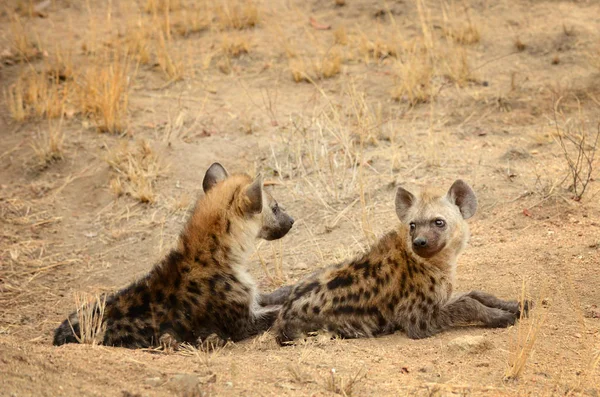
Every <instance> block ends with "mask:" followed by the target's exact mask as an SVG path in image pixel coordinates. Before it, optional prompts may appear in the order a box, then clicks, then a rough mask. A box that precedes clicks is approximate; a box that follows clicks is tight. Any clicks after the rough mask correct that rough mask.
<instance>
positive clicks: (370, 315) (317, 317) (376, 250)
mask: <svg viewBox="0 0 600 397" xmlns="http://www.w3.org/2000/svg"><path fill="white" fill-rule="evenodd" d="M476 208H477V200H476V197H475V194H474V193H473V191H472V190H471V188H470V187H469V186H468V185H467V184H466V183H465V182H463V181H460V180H458V181H456V182H455V183H454V184H453V185H452V187H451V188H450V190H449V191H448V192H447V193H446V194H439V193H435V192H432V191H431V190H424V191H423V192H421V193H420V194H419V195H413V194H412V193H410V192H408V191H407V190H405V189H403V188H399V189H398V192H397V194H396V213H397V215H398V217H399V218H400V220H401V224H400V225H399V226H398V228H397V229H396V230H394V231H392V232H390V233H388V234H387V235H385V236H384V237H383V238H381V239H380V240H379V241H378V242H377V243H376V244H375V245H374V246H373V247H372V249H371V250H370V251H369V252H368V253H366V254H363V255H359V256H357V257H355V258H353V259H351V260H348V261H345V262H343V263H340V264H337V265H334V266H330V267H328V268H325V269H322V270H320V271H317V272H315V273H313V274H311V275H310V276H308V277H307V278H305V279H304V280H302V281H300V282H299V283H298V284H296V285H295V286H294V287H293V288H290V287H285V288H286V289H283V290H282V291H281V292H280V293H279V295H281V294H288V297H287V299H286V300H285V302H284V305H283V309H282V310H281V312H280V314H279V317H278V319H277V321H276V322H275V326H274V329H275V333H276V337H277V340H278V342H279V343H280V344H284V343H286V342H289V341H292V340H294V339H296V338H298V337H300V336H301V335H303V334H305V333H307V332H311V331H318V330H320V329H325V330H328V331H330V332H333V333H335V334H337V335H339V336H341V337H345V338H361V337H374V336H378V335H383V334H389V333H393V332H395V331H396V330H403V331H405V332H406V334H407V335H408V336H409V337H410V338H424V337H428V336H431V335H433V334H435V333H438V332H440V331H442V330H444V329H446V328H449V327H452V326H455V325H460V324H472V323H478V324H483V325H484V326H487V327H507V326H509V325H511V324H513V323H514V322H515V321H516V320H517V319H518V318H519V315H520V304H519V303H518V302H516V301H511V302H507V301H502V300H500V299H497V298H496V297H494V296H492V295H490V294H486V293H483V292H477V291H473V292H469V293H466V294H455V293H454V292H453V285H454V275H455V269H456V261H457V258H458V256H459V255H460V253H461V252H462V251H463V249H464V247H465V245H466V243H467V240H468V238H469V228H468V225H467V222H466V221H465V219H467V218H470V217H471V216H472V215H473V214H474V213H475V211H476ZM525 308H527V304H526V305H525Z"/></svg>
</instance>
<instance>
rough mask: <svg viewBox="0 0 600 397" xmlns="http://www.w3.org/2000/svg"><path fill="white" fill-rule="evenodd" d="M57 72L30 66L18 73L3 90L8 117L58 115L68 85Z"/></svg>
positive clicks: (16, 118)
mask: <svg viewBox="0 0 600 397" xmlns="http://www.w3.org/2000/svg"><path fill="white" fill-rule="evenodd" d="M61 80H62V79H61V77H60V76H59V75H58V74H54V73H51V74H50V76H49V75H48V73H46V72H37V71H35V70H34V69H33V68H32V69H29V70H28V71H27V72H26V73H25V74H23V75H21V76H20V77H19V79H18V80H17V82H16V83H15V84H13V85H12V86H10V87H8V89H6V90H5V91H4V96H5V100H6V103H7V106H8V109H9V112H10V115H11V117H12V118H13V120H15V121H24V120H26V119H28V118H31V117H36V116H37V117H45V118H48V119H53V118H58V117H61V116H62V115H63V113H64V109H65V104H66V102H67V99H68V98H69V95H70V91H71V86H70V85H68V84H63V83H61Z"/></svg>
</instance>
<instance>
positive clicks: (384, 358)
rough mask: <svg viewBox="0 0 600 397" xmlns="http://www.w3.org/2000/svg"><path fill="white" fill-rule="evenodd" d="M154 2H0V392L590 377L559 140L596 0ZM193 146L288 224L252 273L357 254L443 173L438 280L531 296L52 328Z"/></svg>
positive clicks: (592, 218) (153, 244)
mask: <svg viewBox="0 0 600 397" xmlns="http://www.w3.org/2000/svg"><path fill="white" fill-rule="evenodd" d="M44 3H45V4H44ZM153 3H155V5H156V7H155V8H154V9H153V6H152V5H153ZM165 3H167V2H166V1H162V2H161V1H156V2H154V1H145V0H144V1H141V0H140V2H139V4H138V3H137V2H134V1H131V2H123V1H112V2H110V1H108V2H107V1H86V2H83V1H71V0H51V1H48V2H43V3H42V6H41V7H38V6H37V2H29V1H26V0H23V1H5V2H4V3H3V4H2V6H3V7H2V9H1V11H0V60H1V62H2V63H1V65H0V82H1V88H2V91H3V96H2V97H1V99H0V101H1V102H2V106H1V107H0V109H1V110H0V132H1V135H2V139H1V140H0V159H1V160H0V222H1V225H2V227H1V231H0V395H6V396H29V395H40V396H41V395H48V396H50V395H52V396H54V395H57V396H58V395H62V396H71V395H85V396H87V395H90V396H159V395H173V394H176V395H186V396H196V395H202V396H204V395H215V396H217V395H232V396H233V395H247V396H255V395H314V396H325V395H335V394H339V395H355V396H368V395H455V394H456V395H471V394H473V395H534V396H540V395H591V396H598V394H599V393H600V374H599V369H598V366H599V365H598V363H599V360H600V356H599V352H600V318H599V317H600V308H598V306H600V271H599V264H600V203H599V200H598V197H599V196H598V193H599V192H600V185H599V184H598V181H597V178H599V177H600V176H599V175H598V169H600V163H599V162H598V161H597V160H594V161H593V162H592V166H594V167H595V168H596V169H595V170H594V173H593V174H592V175H591V180H590V181H589V185H588V186H587V190H586V191H585V194H583V197H582V198H581V200H574V197H575V196H576V195H577V193H578V192H579V190H578V191H577V192H576V191H574V189H573V187H572V178H571V177H570V174H569V166H568V162H567V160H566V158H565V156H564V152H563V150H562V148H561V145H560V137H563V138H564V141H565V142H566V149H567V152H568V153H569V156H571V158H575V159H576V158H577V153H578V151H577V148H576V147H575V146H574V145H572V144H571V143H569V141H568V138H573V139H575V140H577V139H580V138H581V137H584V136H585V137H586V139H587V141H586V142H585V143H584V144H583V145H582V146H583V148H582V151H581V152H580V153H584V154H590V153H592V151H593V148H592V144H593V139H594V136H595V132H596V131H597V127H598V124H597V123H598V121H599V120H600V117H599V114H600V113H599V105H600V70H599V68H600V33H599V32H600V19H599V18H598V16H599V15H600V5H599V3H598V2H596V1H583V0H582V1H555V0H548V1H541V0H525V1H519V0H499V1H494V2H486V1H480V0H465V1H464V2H460V1H457V2H456V3H453V2H444V1H421V0H416V1H413V0H389V1H387V2H383V1H377V0H373V1H368V0H346V1H342V0H338V1H333V0H323V1H316V0H309V1H302V0H273V1H267V0H264V1H262V2H255V3H250V2H236V1H233V0H227V1H224V2H217V1H214V2H203V1H194V2H192V1H190V2H187V1H176V0H172V1H171V4H170V7H169V8H170V10H167V11H165ZM36 7H37V8H36ZM115 54H120V55H119V56H116V55H115ZM124 54H127V55H124ZM102 71H103V72H102ZM103 73H104V74H103ZM36 79H37V80H36ZM40 87H42V88H40ZM44 87H45V88H44ZM36 89H37V91H35V90H36ZM32 90H33V91H32ZM125 99H126V101H125ZM557 102H558V103H557ZM113 105H114V106H113ZM111 109H112V113H111ZM554 109H556V111H554ZM103 130H108V131H103ZM213 161H220V162H221V163H223V164H224V165H225V166H226V167H227V168H228V169H229V170H230V171H247V172H249V173H255V172H258V171H261V172H263V173H264V174H265V175H266V176H267V179H268V180H269V181H270V182H272V183H273V187H272V192H273V195H274V196H275V197H276V198H277V199H278V200H279V202H280V203H281V204H282V205H283V206H284V207H285V208H286V209H287V211H288V212H289V213H290V214H292V215H293V216H294V217H295V218H296V220H297V222H296V224H295V225H294V228H293V229H292V231H291V232H290V233H289V234H288V235H287V236H286V237H285V238H283V239H282V240H280V241H277V242H274V243H264V244H262V245H260V246H259V247H258V249H257V252H258V254H257V255H254V256H253V258H252V261H251V264H250V270H251V272H252V273H253V274H254V275H255V277H256V278H257V280H258V282H259V284H260V286H261V288H263V289H265V290H272V289H274V288H276V287H277V286H279V285H282V284H286V283H292V282H294V281H295V280H298V279H299V278H300V277H302V276H303V275H305V274H308V273H310V272H311V271H312V270H313V269H316V268H318V267H320V266H324V265H326V264H328V263H331V262H333V261H335V260H338V259H340V258H343V257H347V256H349V255H351V254H352V253H354V252H360V251H362V250H365V249H367V247H368V246H369V244H370V243H371V242H372V241H373V238H374V236H378V235H381V234H382V233H384V232H385V231H386V230H389V229H390V228H392V227H394V226H395V225H397V222H398V221H397V218H396V216H395V213H394V210H393V197H394V191H395V187H396V186H397V185H400V184H402V185H403V186H408V187H411V186H414V185H419V184H433V185H439V186H442V187H444V188H447V187H449V186H450V184H451V183H452V181H453V180H455V179H457V178H462V179H465V180H467V181H468V182H469V183H470V184H471V185H472V186H473V187H474V190H475V191H476V193H477V194H478V198H479V202H480V207H479V210H478V214H477V215H476V217H474V218H473V219H472V220H470V224H471V230H472V238H471V241H470V244H469V247H468V249H467V250H466V252H465V253H464V254H463V256H462V257H461V260H460V264H459V268H458V280H457V284H458V285H457V289H458V290H469V289H482V290H486V291H489V292H491V293H494V294H497V295H498V296H500V297H503V298H505V299H518V298H519V297H520V296H521V294H523V293H524V294H525V295H527V296H529V297H530V298H533V299H534V300H535V301H536V303H537V305H536V307H535V309H534V310H533V312H532V315H531V316H530V318H528V319H523V320H522V321H521V322H520V323H519V324H518V325H516V326H514V327H511V328H508V329H497V330H490V329H482V328H477V327H464V328H461V329H455V330H451V331H449V332H445V333H443V334H441V335H438V336H435V337H432V338H429V339H426V340H417V341H415V340H410V339H408V338H407V337H406V336H405V335H404V334H402V333H397V334H395V335H391V336H386V337H382V338H378V339H372V340H367V339H365V340H329V339H327V338H326V337H317V338H313V339H309V340H307V341H306V342H304V343H300V344H299V345H297V346H293V347H286V348H280V347H278V346H277V345H276V343H275V341H274V338H273V336H272V335H270V334H265V335H261V336H259V337H257V338H255V339H253V340H248V341H245V342H243V343H237V344H230V345H227V346H225V347H224V348H222V349H218V350H217V351H215V352H211V353H206V352H202V351H198V350H194V349H191V348H190V349H186V350H183V351H179V352H175V353H166V352H162V351H144V350H138V351H131V350H127V349H121V348H112V347H111V348H109V347H103V346H92V345H67V346H61V347H54V346H52V344H51V342H52V332H53V330H54V328H55V327H56V326H57V325H58V324H59V323H60V322H61V321H62V320H63V319H64V318H65V317H66V315H67V314H68V313H69V312H71V311H73V310H74V309H75V306H76V303H75V298H74V296H75V294H77V293H82V292H85V293H90V294H98V293H103V292H110V291H114V290H116V289H118V288H120V287H123V286H125V285H127V284H128V283H130V282H131V281H132V280H134V279H135V278H136V277H139V276H141V275H143V274H144V273H145V272H147V271H148V270H149V269H150V268H151V266H152V265H153V263H155V262H156V261H158V260H159V259H160V258H161V256H162V255H164V254H165V252H167V250H168V249H169V247H170V246H172V245H173V244H174V243H175V240H176V237H177V234H178V232H179V229H180V228H181V226H182V224H183V222H184V220H185V216H186V211H187V209H188V208H189V207H190V206H191V205H192V204H193V201H194V199H195V197H197V196H198V195H199V194H201V180H202V177H203V175H204V171H205V170H206V168H207V167H208V166H209V165H210V164H211V163H212V162H213ZM586 164H587V163H584V167H583V169H582V170H581V172H580V174H582V176H583V179H584V180H587V179H590V178H587V177H586V175H585V174H586V170H587V168H586V167H587V165H586ZM594 178H596V180H595V179H594ZM578 189H579V187H578ZM261 263H262V266H261ZM477 337H482V338H483V339H481V338H477ZM457 338H468V339H469V340H471V341H474V342H476V343H477V345H476V346H475V347H471V348H466V349H461V347H460V346H463V345H461V344H460V343H459V342H460V339H459V340H458V342H457ZM482 340H483V342H482ZM457 344H458V345H459V347H456V345H457ZM463 347H464V346H463ZM511 375H512V376H511Z"/></svg>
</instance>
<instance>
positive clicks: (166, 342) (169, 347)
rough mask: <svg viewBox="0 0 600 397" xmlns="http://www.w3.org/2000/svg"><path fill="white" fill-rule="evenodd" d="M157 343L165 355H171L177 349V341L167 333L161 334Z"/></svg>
mask: <svg viewBox="0 0 600 397" xmlns="http://www.w3.org/2000/svg"><path fill="white" fill-rule="evenodd" d="M158 341H159V342H160V346H161V347H162V349H163V350H164V351H165V352H167V353H172V352H173V351H175V350H178V349H179V341H178V340H177V339H175V337H174V336H173V335H171V334H169V333H164V334H162V335H161V336H160V338H159V339H158Z"/></svg>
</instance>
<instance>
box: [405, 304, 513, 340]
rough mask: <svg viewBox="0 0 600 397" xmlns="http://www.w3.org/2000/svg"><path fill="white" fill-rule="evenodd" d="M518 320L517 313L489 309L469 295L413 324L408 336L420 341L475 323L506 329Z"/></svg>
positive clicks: (408, 328) (408, 330)
mask: <svg viewBox="0 0 600 397" xmlns="http://www.w3.org/2000/svg"><path fill="white" fill-rule="evenodd" d="M517 319H518V316H517V315H516V314H515V313H511V312H509V311H507V310H502V309H497V308H493V307H488V306H486V305H484V304H483V303H481V302H479V301H478V300H476V299H473V298H472V297H470V296H468V295H458V296H454V297H452V298H451V300H450V301H449V302H448V303H446V304H445V305H444V306H442V307H439V308H437V309H436V310H434V311H433V313H432V314H431V315H430V316H428V317H427V318H426V319H421V320H420V321H416V322H411V325H409V326H408V327H407V329H406V334H407V335H408V337H409V338H414V339H420V338H426V337H428V336H431V335H434V334H436V333H438V332H441V331H443V330H445V329H448V328H451V327H454V326H457V325H465V324H473V323H480V324H483V325H484V326H485V327H488V328H506V327H508V326H510V325H513V324H514V323H515V321H517Z"/></svg>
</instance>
